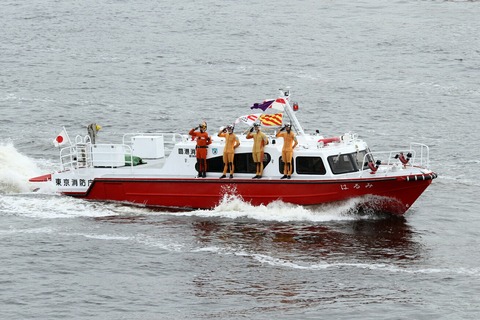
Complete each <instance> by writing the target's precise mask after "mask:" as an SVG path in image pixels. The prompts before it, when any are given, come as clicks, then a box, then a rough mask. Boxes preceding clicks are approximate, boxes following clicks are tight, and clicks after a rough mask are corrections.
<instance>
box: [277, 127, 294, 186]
mask: <svg viewBox="0 0 480 320" xmlns="http://www.w3.org/2000/svg"><path fill="white" fill-rule="evenodd" d="M277 138H283V148H282V161H283V162H284V163H285V165H284V167H283V174H284V175H286V176H291V175H292V171H293V167H292V158H293V149H294V148H295V147H296V146H297V144H298V142H297V137H295V133H293V132H292V131H290V132H283V131H280V132H278V133H277Z"/></svg>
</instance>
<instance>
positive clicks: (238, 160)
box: [195, 153, 272, 174]
mask: <svg viewBox="0 0 480 320" xmlns="http://www.w3.org/2000/svg"><path fill="white" fill-rule="evenodd" d="M271 158H272V157H271V156H270V154H268V153H265V154H264V155H263V166H264V168H266V167H267V165H268V164H269V163H270V160H271ZM233 162H234V165H235V173H253V174H255V172H256V171H257V168H256V166H255V162H253V156H252V153H236V154H235V157H234V158H233ZM195 169H198V168H197V165H195ZM207 172H223V156H219V157H214V158H210V159H207Z"/></svg>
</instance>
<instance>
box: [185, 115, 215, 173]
mask: <svg viewBox="0 0 480 320" xmlns="http://www.w3.org/2000/svg"><path fill="white" fill-rule="evenodd" d="M198 129H200V131H196V130H198ZM188 134H189V135H191V136H192V139H196V140H197V147H196V148H195V154H196V157H197V170H198V177H199V178H205V177H206V176H207V151H208V145H209V144H211V143H212V139H211V138H210V136H209V135H208V133H207V123H206V122H205V121H204V122H202V123H201V124H199V125H198V127H196V128H193V129H192V130H190V132H189V133H188Z"/></svg>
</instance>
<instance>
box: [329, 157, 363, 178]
mask: <svg viewBox="0 0 480 320" xmlns="http://www.w3.org/2000/svg"><path fill="white" fill-rule="evenodd" d="M355 154H356V153H355ZM355 154H339V155H336V156H330V157H328V163H329V165H330V168H331V169H332V172H333V173H334V174H341V173H348V172H355V171H358V169H357V166H356V160H354V159H355V158H353V155H355Z"/></svg>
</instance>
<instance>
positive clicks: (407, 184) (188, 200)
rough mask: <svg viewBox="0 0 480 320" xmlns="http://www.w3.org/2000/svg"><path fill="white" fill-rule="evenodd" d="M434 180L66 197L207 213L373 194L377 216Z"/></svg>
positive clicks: (117, 188) (134, 188) (175, 186)
mask: <svg viewBox="0 0 480 320" xmlns="http://www.w3.org/2000/svg"><path fill="white" fill-rule="evenodd" d="M431 182H432V180H420V181H407V180H406V179H405V178H404V177H403V178H402V177H400V178H377V179H368V180H365V179H362V180H360V179H357V180H345V181H344V180H328V181H319V180H316V181H312V180H308V181H306V180H288V181H285V180H266V179H265V180H256V181H255V182H252V180H251V179H234V180H226V179H225V180H220V179H216V178H215V179H213V178H212V179H208V178H207V179H134V178H132V179H114V178H109V179H95V180H94V181H93V183H92V185H91V186H90V189H89V190H88V192H87V193H85V194H83V193H82V194H79V193H65V194H67V195H71V196H75V197H80V198H85V199H89V200H103V201H121V202H130V203H138V204H143V205H146V206H159V207H175V208H195V209H197V208H199V209H210V208H214V207H215V206H216V205H218V204H219V202H220V201H221V199H222V197H223V195H224V194H235V195H237V196H240V197H241V198H242V199H243V200H244V201H246V202H250V203H251V204H252V205H261V204H264V205H265V204H268V203H270V202H273V201H276V200H282V201H283V202H286V203H292V204H297V205H317V204H323V203H329V202H335V201H341V200H347V199H351V198H356V197H362V196H367V195H374V196H378V197H382V199H383V200H382V201H377V202H376V203H372V204H368V203H367V206H370V205H373V208H374V209H375V210H377V211H383V212H389V213H393V214H403V213H405V212H406V211H407V210H408V208H410V207H411V205H412V204H413V203H414V202H415V200H416V199H417V198H418V197H419V196H420V195H421V194H422V192H423V191H424V190H425V189H426V188H427V187H428V185H430V183H431Z"/></svg>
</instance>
